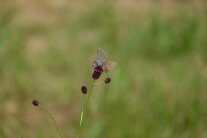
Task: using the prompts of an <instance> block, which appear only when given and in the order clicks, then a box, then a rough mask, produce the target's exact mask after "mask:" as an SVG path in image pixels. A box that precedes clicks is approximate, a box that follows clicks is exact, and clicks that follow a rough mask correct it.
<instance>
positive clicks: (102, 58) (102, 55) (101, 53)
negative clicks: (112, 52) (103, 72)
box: [96, 48, 107, 66]
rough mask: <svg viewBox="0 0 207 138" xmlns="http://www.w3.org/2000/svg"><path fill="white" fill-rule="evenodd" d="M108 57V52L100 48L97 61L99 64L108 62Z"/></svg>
mask: <svg viewBox="0 0 207 138" xmlns="http://www.w3.org/2000/svg"><path fill="white" fill-rule="evenodd" d="M106 58H107V55H106V52H105V51H103V50H102V49H100V48H99V49H98V50H97V58H96V63H97V64H98V65H99V66H102V65H103V64H104V63H105V62H106Z"/></svg>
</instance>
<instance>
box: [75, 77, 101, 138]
mask: <svg viewBox="0 0 207 138" xmlns="http://www.w3.org/2000/svg"><path fill="white" fill-rule="evenodd" d="M102 83H104V81H101V82H97V83H95V81H94V83H93V84H92V85H91V86H90V89H89V91H88V95H87V99H86V101H85V96H84V95H83V102H82V107H81V115H80V124H79V128H78V134H77V138H79V137H80V133H81V128H82V126H83V120H84V115H85V114H86V112H87V111H88V105H89V101H90V98H91V95H92V92H93V87H94V86H96V85H99V84H102Z"/></svg>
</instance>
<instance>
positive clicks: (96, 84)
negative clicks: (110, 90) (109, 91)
mask: <svg viewBox="0 0 207 138" xmlns="http://www.w3.org/2000/svg"><path fill="white" fill-rule="evenodd" d="M104 82H105V81H100V82H97V83H94V84H93V86H96V85H99V84H102V83H104Z"/></svg>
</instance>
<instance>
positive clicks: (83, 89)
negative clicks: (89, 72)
mask: <svg viewBox="0 0 207 138" xmlns="http://www.w3.org/2000/svg"><path fill="white" fill-rule="evenodd" d="M81 91H82V93H83V94H87V92H88V89H87V87H86V86H82V87H81Z"/></svg>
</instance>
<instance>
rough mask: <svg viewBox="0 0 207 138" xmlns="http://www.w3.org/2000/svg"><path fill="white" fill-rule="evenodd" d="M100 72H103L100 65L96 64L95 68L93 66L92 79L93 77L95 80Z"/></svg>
mask: <svg viewBox="0 0 207 138" xmlns="http://www.w3.org/2000/svg"><path fill="white" fill-rule="evenodd" d="M102 73H103V68H102V66H97V67H95V68H94V72H93V75H92V77H93V79H94V80H97V79H98V78H99V77H100V76H101V74H102Z"/></svg>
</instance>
